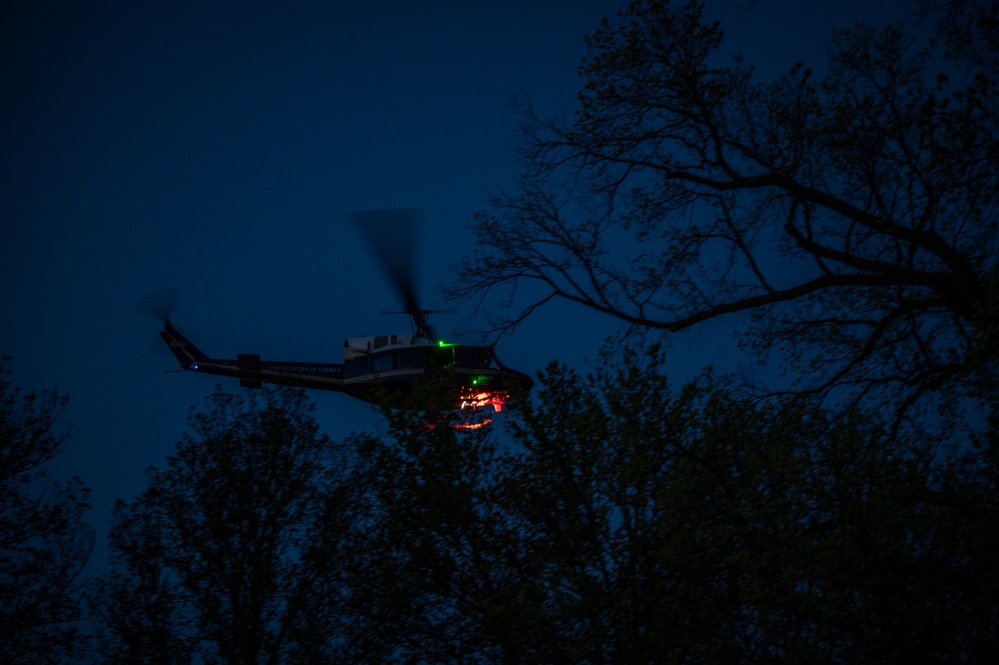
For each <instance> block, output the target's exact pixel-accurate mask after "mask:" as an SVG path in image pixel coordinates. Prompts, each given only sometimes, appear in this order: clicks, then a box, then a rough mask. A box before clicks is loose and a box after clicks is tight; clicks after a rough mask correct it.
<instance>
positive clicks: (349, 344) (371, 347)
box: [343, 335, 433, 361]
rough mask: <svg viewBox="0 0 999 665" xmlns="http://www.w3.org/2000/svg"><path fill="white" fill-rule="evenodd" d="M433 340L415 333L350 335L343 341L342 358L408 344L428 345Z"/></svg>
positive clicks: (362, 355) (351, 357) (352, 358)
mask: <svg viewBox="0 0 999 665" xmlns="http://www.w3.org/2000/svg"><path fill="white" fill-rule="evenodd" d="M432 344H433V342H432V341H430V340H429V339H427V338H426V337H417V336H416V335H377V336H375V337H352V338H350V339H348V340H344V342H343V359H344V361H347V360H354V359H355V358H363V357H365V356H367V355H370V354H372V353H381V352H382V351H388V350H389V349H399V348H405V347H409V346H429V345H432Z"/></svg>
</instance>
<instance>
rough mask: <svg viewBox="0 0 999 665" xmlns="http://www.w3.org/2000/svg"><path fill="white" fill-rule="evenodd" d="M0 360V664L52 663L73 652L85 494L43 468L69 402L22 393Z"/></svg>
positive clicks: (58, 445)
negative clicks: (49, 475) (50, 475)
mask: <svg viewBox="0 0 999 665" xmlns="http://www.w3.org/2000/svg"><path fill="white" fill-rule="evenodd" d="M9 360H10V359H9V358H4V359H3V361H2V362H0V661H3V662H5V663H49V662H51V663H55V662H63V660H62V659H64V658H72V657H74V656H76V655H78V654H79V653H80V648H81V645H82V642H81V638H82V632H81V630H80V628H79V623H78V622H79V621H80V620H81V619H83V618H84V613H83V609H82V604H81V603H82V601H81V581H80V573H81V571H82V569H83V567H84V565H85V564H86V562H87V559H88V557H89V555H90V549H91V546H92V532H91V531H90V529H89V528H88V527H87V526H86V525H85V524H84V522H83V514H84V513H85V512H86V511H87V510H89V508H90V506H89V504H88V502H87V498H88V494H89V490H88V489H87V488H86V487H85V486H84V484H83V482H82V481H81V480H80V479H79V478H72V479H71V480H69V481H66V482H62V483H59V482H55V481H53V480H51V479H50V478H49V477H48V475H47V473H46V472H45V469H44V466H45V464H46V463H48V462H49V461H50V460H51V459H52V458H53V457H55V456H56V455H57V454H58V453H59V452H60V451H61V450H62V449H63V447H64V446H65V444H66V442H67V440H68V432H63V433H60V432H59V431H58V430H57V425H58V421H59V418H60V417H61V416H62V414H63V410H64V408H65V406H66V402H67V401H68V398H67V397H66V396H64V395H60V394H59V393H58V392H56V391H54V390H45V391H42V392H40V393H28V394H21V392H20V390H19V389H18V388H16V387H14V385H13V384H12V383H11V382H10V380H9V376H10V369H9V368H8V366H7V363H8V362H9Z"/></svg>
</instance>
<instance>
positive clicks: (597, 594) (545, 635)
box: [340, 349, 999, 663]
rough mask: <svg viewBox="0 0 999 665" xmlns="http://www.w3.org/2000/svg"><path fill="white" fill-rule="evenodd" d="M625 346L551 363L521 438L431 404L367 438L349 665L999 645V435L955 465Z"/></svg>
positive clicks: (718, 658)
mask: <svg viewBox="0 0 999 665" xmlns="http://www.w3.org/2000/svg"><path fill="white" fill-rule="evenodd" d="M631 350H632V351H633V353H630V354H627V355H625V356H624V358H626V359H627V360H622V361H620V362H619V363H618V364H616V365H615V366H614V367H610V368H608V369H606V370H604V371H600V372H597V373H595V374H594V375H592V376H589V377H580V376H579V375H577V374H576V373H574V372H572V371H570V370H568V369H566V368H565V367H563V366H560V365H554V364H553V365H552V366H550V367H549V369H548V370H546V371H545V372H544V373H542V375H541V377H540V379H541V380H540V385H539V392H538V395H537V400H536V401H534V402H532V403H530V404H521V405H520V406H519V408H518V409H515V410H511V415H512V417H514V418H515V419H516V423H517V424H516V425H515V426H514V428H513V430H514V431H513V438H514V442H513V443H512V445H510V446H508V447H503V446H500V445H498V443H497V442H496V441H495V440H494V439H493V435H491V434H488V433H483V432H478V433H473V434H471V435H469V434H468V433H462V434H455V433H454V432H452V431H451V430H449V429H447V428H441V427H435V428H433V429H427V428H425V427H423V426H422V424H421V423H426V422H427V417H426V415H423V416H421V417H413V418H412V419H411V420H409V421H408V422H406V420H405V416H400V418H401V420H400V421H398V423H397V424H398V425H400V426H397V427H393V429H392V430H391V431H392V435H393V436H392V438H391V439H386V440H378V439H369V440H367V441H366V442H365V444H364V449H363V451H362V460H363V461H362V463H361V465H360V466H359V469H360V470H361V472H360V473H359V475H358V477H357V479H358V480H359V481H360V482H359V484H358V485H357V488H358V490H362V491H361V494H360V496H361V497H362V498H363V505H362V507H360V513H361V514H363V515H365V516H366V519H365V520H364V521H363V523H364V526H363V528H362V529H359V530H356V531H354V532H352V535H351V538H352V539H354V541H353V542H354V544H353V545H352V546H351V547H350V548H348V549H349V551H350V552H351V553H352V556H351V557H350V559H349V562H348V564H347V566H346V568H345V573H344V575H343V576H342V577H341V578H340V580H341V583H342V584H344V585H346V587H347V588H348V589H349V593H348V594H347V596H348V600H347V606H348V607H349V608H350V615H351V618H350V620H349V621H348V622H347V623H348V625H349V629H348V635H349V637H348V641H349V645H350V649H349V650H348V652H347V653H349V654H350V657H351V658H352V659H353V660H354V661H356V662H399V663H403V662H433V663H466V662H482V663H512V662H516V663H532V662H533V663H554V662H565V663H643V662H648V663H651V662H690V661H696V662H725V663H729V662H760V661H764V660H775V661H796V662H810V663H813V662H824V663H840V662H876V661H886V660H919V661H920V662H927V661H932V662H955V661H960V660H966V659H973V660H975V659H977V660H983V661H989V660H991V659H992V658H994V657H995V656H996V655H999V652H997V650H999V639H997V636H996V631H995V628H994V626H995V625H996V624H995V619H996V617H997V612H999V603H997V601H996V598H999V594H997V593H996V591H999V574H997V573H996V571H995V569H994V566H993V565H992V564H991V563H990V561H991V560H992V559H993V558H994V557H995V555H996V554H997V553H999V538H997V536H996V534H997V533H999V530H997V529H996V527H997V526H999V524H997V523H996V517H995V516H996V515H997V514H999V512H997V511H996V508H997V507H999V506H997V505H996V498H995V497H996V493H995V491H994V488H995V478H996V477H997V475H996V472H997V467H996V465H995V459H994V456H991V457H990V454H989V453H988V452H987V451H988V450H989V449H990V445H994V442H993V444H990V445H985V446H983V447H982V448H980V449H977V450H976V451H974V452H969V453H968V454H966V455H963V456H956V457H953V458H951V459H949V460H947V461H942V460H941V458H940V457H939V456H938V455H937V454H936V449H935V446H934V445H933V444H932V443H927V442H923V441H920V440H918V439H915V438H909V439H903V438H900V437H898V436H892V435H891V434H890V432H889V428H888V427H887V426H886V424H885V423H882V422H879V420H878V418H877V416H876V414H873V413H859V412H854V413H852V414H848V415H841V416H834V415H832V414H830V413H828V412H826V411H824V410H822V409H821V408H819V407H818V406H817V405H816V404H815V403H813V402H812V401H811V400H808V399H804V398H790V397H789V398H784V399H781V400H770V401H763V402H761V401H759V400H755V399H750V398H747V397H740V396H738V395H737V394H735V393H733V392H732V391H730V390H729V389H727V388H725V387H724V382H723V381H720V380H716V379H713V378H712V377H711V376H710V375H707V376H705V377H703V378H701V379H700V380H698V381H696V382H693V383H691V384H689V385H687V386H684V387H682V388H681V389H674V388H673V387H672V386H671V385H670V383H669V382H668V380H667V379H666V378H665V377H664V375H663V372H662V370H663V368H664V366H665V364H664V358H663V354H662V353H661V351H660V350H657V349H650V350H649V351H648V353H647V354H643V353H642V352H640V351H639V350H637V349H631ZM650 405H655V408H654V409H650ZM508 422H509V421H508ZM991 449H992V450H994V448H991ZM359 505H361V504H359Z"/></svg>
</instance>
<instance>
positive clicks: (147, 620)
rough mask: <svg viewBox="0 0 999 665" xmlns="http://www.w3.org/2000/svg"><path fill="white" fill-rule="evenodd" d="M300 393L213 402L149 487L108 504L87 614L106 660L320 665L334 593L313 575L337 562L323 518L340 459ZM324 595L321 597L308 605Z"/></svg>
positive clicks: (220, 397)
mask: <svg viewBox="0 0 999 665" xmlns="http://www.w3.org/2000/svg"><path fill="white" fill-rule="evenodd" d="M312 408H313V406H312V405H311V404H310V403H309V402H308V401H307V399H306V397H305V396H304V393H303V392H302V391H300V390H290V389H287V390H265V391H263V393H262V395H261V396H260V397H259V398H246V399H244V398H242V397H238V396H235V395H231V394H228V393H225V392H223V391H222V390H221V389H219V390H217V391H216V392H215V393H214V394H212V395H211V396H210V397H209V398H208V399H207V400H206V405H205V409H204V410H203V411H200V412H193V411H192V413H191V415H190V417H189V424H190V429H191V431H190V433H188V434H186V435H185V436H184V438H183V440H182V441H181V442H180V443H179V444H178V446H177V452H176V454H175V455H173V456H171V457H170V458H169V460H168V463H167V467H166V468H165V469H158V468H151V469H150V470H149V474H148V475H149V487H148V488H147V489H146V490H145V491H144V492H143V493H142V494H141V495H140V496H139V497H138V498H137V499H136V500H135V501H133V502H131V503H130V504H126V503H124V502H121V501H119V502H118V504H117V505H116V508H115V517H114V524H113V527H112V531H111V536H110V545H111V550H112V562H113V563H114V564H115V566H116V570H115V571H114V572H113V573H112V574H111V575H110V576H109V577H108V578H107V579H105V580H104V588H105V593H104V597H103V599H101V600H100V601H99V602H98V610H99V613H100V615H101V618H102V619H103V622H104V625H105V629H104V631H103V635H102V649H103V654H104V656H105V658H106V659H107V661H108V662H123V663H124V662H128V663H140V662H149V663H151V662H160V663H168V662H169V663H182V662H192V660H196V661H198V662H218V663H262V662H318V661H320V660H321V659H322V658H323V657H324V656H328V655H329V649H331V648H332V646H331V645H330V644H329V640H328V639H327V638H328V632H329V625H328V624H329V622H332V621H334V620H335V619H334V616H335V613H336V611H337V608H336V594H335V593H331V592H330V588H329V587H324V586H323V585H322V584H321V581H320V580H318V576H317V573H316V569H317V568H318V567H319V565H320V564H322V565H326V566H329V565H330V563H329V562H330V561H331V560H335V559H336V557H337V556H338V553H337V551H336V550H335V548H334V549H326V550H324V551H321V552H317V551H316V550H315V548H314V547H313V544H314V542H315V541H316V538H317V534H318V533H319V532H320V531H322V532H323V533H324V534H325V536H326V537H325V539H324V542H325V544H326V545H327V546H329V545H330V539H329V531H330V528H329V525H325V524H323V523H322V522H321V517H322V515H323V509H324V506H325V505H326V502H327V501H328V499H329V497H330V496H331V495H334V494H335V493H336V486H337V483H338V481H339V478H340V477H341V476H342V475H343V473H344V470H343V469H342V468H340V467H339V466H338V465H339V464H342V463H344V461H345V459H346V458H345V457H343V456H340V457H337V456H336V455H335V454H333V451H334V450H335V447H333V446H332V445H331V442H330V441H329V439H328V438H327V437H326V436H325V435H324V434H321V433H319V431H318V425H317V423H316V421H315V419H314V417H313V416H312V414H311V410H312ZM320 593H322V594H324V595H322V596H321V597H320V596H318V594H320Z"/></svg>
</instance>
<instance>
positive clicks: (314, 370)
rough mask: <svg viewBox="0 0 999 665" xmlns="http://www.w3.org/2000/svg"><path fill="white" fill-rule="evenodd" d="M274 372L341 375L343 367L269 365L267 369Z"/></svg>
mask: <svg viewBox="0 0 999 665" xmlns="http://www.w3.org/2000/svg"><path fill="white" fill-rule="evenodd" d="M265 369H267V370H270V371H272V372H295V373H297V374H340V373H342V372H343V368H342V367H336V366H332V367H330V366H323V365H267V367H266V368H265Z"/></svg>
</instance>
